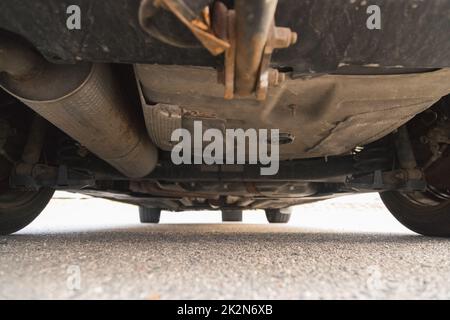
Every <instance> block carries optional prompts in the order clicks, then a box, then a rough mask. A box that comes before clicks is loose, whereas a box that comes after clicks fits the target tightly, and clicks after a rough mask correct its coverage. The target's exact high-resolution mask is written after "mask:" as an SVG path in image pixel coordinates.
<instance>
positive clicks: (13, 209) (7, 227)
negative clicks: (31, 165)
mask: <svg viewBox="0 0 450 320" xmlns="http://www.w3.org/2000/svg"><path fill="white" fill-rule="evenodd" d="M54 192H55V190H53V189H49V188H43V189H41V190H39V191H8V192H6V193H4V194H2V195H0V235H9V234H12V233H14V232H17V231H19V230H21V229H23V228H25V227H26V226H27V225H29V224H30V223H31V222H33V220H34V219H36V218H37V216H38V215H39V214H40V213H41V212H42V211H43V210H44V209H45V207H46V206H47V204H48V203H49V202H50V200H51V199H52V197H53V193H54Z"/></svg>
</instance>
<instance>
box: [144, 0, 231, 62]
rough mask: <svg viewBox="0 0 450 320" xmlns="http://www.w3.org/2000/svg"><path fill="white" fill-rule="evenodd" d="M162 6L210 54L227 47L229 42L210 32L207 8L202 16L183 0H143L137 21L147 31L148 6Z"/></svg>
mask: <svg viewBox="0 0 450 320" xmlns="http://www.w3.org/2000/svg"><path fill="white" fill-rule="evenodd" d="M149 7H150V8H155V7H156V8H158V7H162V8H164V9H166V10H169V11H170V12H172V13H173V14H174V15H175V16H176V17H177V18H178V20H179V21H181V22H182V23H183V24H184V25H185V26H186V27H187V28H188V29H189V30H190V31H191V32H192V33H193V34H194V35H195V37H196V38H197V39H198V40H199V41H200V42H201V43H202V45H203V46H204V47H205V48H206V49H207V50H208V51H209V52H210V53H211V54H212V55H215V56H216V55H219V54H221V53H223V52H224V51H225V50H226V49H228V48H229V44H228V43H227V42H226V41H224V40H222V39H220V38H218V37H216V36H215V35H214V33H213V32H212V29H211V25H210V18H209V11H208V9H204V10H203V12H202V16H198V15H196V13H195V12H193V11H192V10H191V9H190V8H189V7H188V6H187V5H186V4H185V3H184V1H183V0H143V1H142V2H141V5H140V8H139V22H140V24H141V27H142V28H143V29H144V30H146V31H148V28H147V23H146V20H147V19H149V18H151V17H149V15H148V13H149V12H151V10H149V9H148V8H149Z"/></svg>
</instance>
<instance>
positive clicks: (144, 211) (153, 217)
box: [139, 207, 161, 223]
mask: <svg viewBox="0 0 450 320" xmlns="http://www.w3.org/2000/svg"><path fill="white" fill-rule="evenodd" d="M139 218H140V220H141V223H159V220H160V218H161V209H158V208H147V207H139Z"/></svg>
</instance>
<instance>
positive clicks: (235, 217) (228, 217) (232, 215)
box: [222, 210, 242, 222]
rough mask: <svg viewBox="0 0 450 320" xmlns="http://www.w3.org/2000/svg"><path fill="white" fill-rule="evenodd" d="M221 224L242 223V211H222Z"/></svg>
mask: <svg viewBox="0 0 450 320" xmlns="http://www.w3.org/2000/svg"><path fill="white" fill-rule="evenodd" d="M222 221H223V222H242V210H222Z"/></svg>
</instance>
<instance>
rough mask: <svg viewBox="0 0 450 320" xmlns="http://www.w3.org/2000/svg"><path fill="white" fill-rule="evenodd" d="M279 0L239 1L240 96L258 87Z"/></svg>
mask: <svg viewBox="0 0 450 320" xmlns="http://www.w3.org/2000/svg"><path fill="white" fill-rule="evenodd" d="M277 3H278V1H277V0H267V1H248V0H236V1H235V10H236V86H235V92H236V94H238V95H240V96H248V95H251V94H252V93H253V92H254V91H255V88H256V84H257V81H258V73H259V70H260V65H261V61H262V57H263V51H264V47H265V46H266V43H267V39H268V36H269V31H270V26H271V24H272V23H273V20H274V16H275V10H276V7H277Z"/></svg>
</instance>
